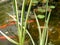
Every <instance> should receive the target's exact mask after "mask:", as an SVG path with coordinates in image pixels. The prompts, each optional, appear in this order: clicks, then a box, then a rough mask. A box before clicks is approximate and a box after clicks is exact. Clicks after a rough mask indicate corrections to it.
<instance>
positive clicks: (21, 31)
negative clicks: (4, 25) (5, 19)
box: [0, 0, 55, 45]
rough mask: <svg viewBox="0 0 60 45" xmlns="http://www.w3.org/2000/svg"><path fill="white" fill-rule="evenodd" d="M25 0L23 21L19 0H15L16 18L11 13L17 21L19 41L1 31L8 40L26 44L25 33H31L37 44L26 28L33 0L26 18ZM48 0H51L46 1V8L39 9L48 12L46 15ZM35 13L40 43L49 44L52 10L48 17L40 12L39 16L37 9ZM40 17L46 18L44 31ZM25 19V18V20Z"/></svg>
mask: <svg viewBox="0 0 60 45" xmlns="http://www.w3.org/2000/svg"><path fill="white" fill-rule="evenodd" d="M25 1H26V0H23V4H22V10H21V22H19V15H18V4H17V3H18V2H17V0H13V5H14V12H15V15H16V18H15V17H13V16H12V15H9V16H10V17H12V18H13V20H14V21H16V25H17V31H18V38H19V42H16V41H14V40H13V39H11V38H9V37H8V36H7V35H5V34H4V33H3V32H1V31H0V33H1V34H2V35H3V36H4V37H6V39H7V40H9V41H10V42H12V43H14V44H16V45H24V41H25V35H26V33H27V34H28V35H29V37H30V39H31V41H32V44H33V45H35V42H34V40H33V38H32V36H31V35H30V33H29V31H28V30H27V29H26V26H27V20H28V16H29V13H30V9H31V5H32V2H33V1H32V0H30V4H29V7H28V11H27V15H26V19H25V18H24V16H25V14H24V12H25ZM48 1H49V0H47V2H46V10H45V9H39V11H40V12H46V15H47V12H48ZM34 3H37V1H36V0H35V1H34ZM50 8H52V9H53V8H55V7H54V6H50ZM33 13H34V16H35V19H36V22H37V26H38V31H39V45H47V40H48V23H49V19H50V14H51V10H50V11H49V13H48V17H47V18H46V16H44V15H41V14H39V15H38V16H37V14H36V13H35V11H33ZM38 18H40V19H43V18H46V19H45V24H44V27H45V28H44V29H43V31H41V28H40V27H41V26H40V24H39V21H38ZM23 19H25V21H24V20H23ZM23 24H24V25H23Z"/></svg>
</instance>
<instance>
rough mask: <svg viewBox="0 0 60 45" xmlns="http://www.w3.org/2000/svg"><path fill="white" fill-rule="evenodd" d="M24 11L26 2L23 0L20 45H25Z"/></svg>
mask: <svg viewBox="0 0 60 45" xmlns="http://www.w3.org/2000/svg"><path fill="white" fill-rule="evenodd" d="M24 9H25V0H23V4H22V12H21V36H20V45H23V43H24V42H23V38H24V36H23V31H24V30H23V19H24V17H23V16H24Z"/></svg>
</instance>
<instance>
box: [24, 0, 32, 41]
mask: <svg viewBox="0 0 60 45" xmlns="http://www.w3.org/2000/svg"><path fill="white" fill-rule="evenodd" d="M31 5H32V0H31V1H30V4H29V7H28V12H27V15H26V20H25V25H24V27H25V28H24V32H23V33H24V34H23V37H24V38H25V31H26V25H27V20H28V16H29V13H30V9H31ZM24 38H23V41H24Z"/></svg>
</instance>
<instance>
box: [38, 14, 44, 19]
mask: <svg viewBox="0 0 60 45" xmlns="http://www.w3.org/2000/svg"><path fill="white" fill-rule="evenodd" d="M37 17H38V18H40V19H43V18H44V17H45V16H44V15H38V16H37Z"/></svg>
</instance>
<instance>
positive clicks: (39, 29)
mask: <svg viewBox="0 0 60 45" xmlns="http://www.w3.org/2000/svg"><path fill="white" fill-rule="evenodd" d="M34 15H35V18H36V22H37V25H38V31H39V45H40V40H41V39H40V38H41V28H40V24H39V21H38V19H37V16H36V14H35V12H34Z"/></svg>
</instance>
